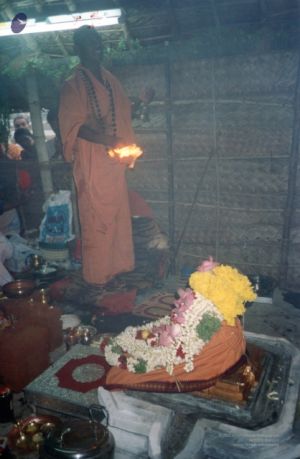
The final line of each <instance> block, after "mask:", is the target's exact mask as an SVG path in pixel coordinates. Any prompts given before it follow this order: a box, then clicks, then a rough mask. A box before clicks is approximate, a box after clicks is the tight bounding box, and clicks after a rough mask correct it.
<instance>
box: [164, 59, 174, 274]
mask: <svg viewBox="0 0 300 459" xmlns="http://www.w3.org/2000/svg"><path fill="white" fill-rule="evenodd" d="M165 80H166V106H165V107H166V111H165V116H166V128H167V129H166V138H167V167H168V216H169V244H170V252H171V257H170V258H171V260H170V266H169V272H170V273H171V274H174V273H175V271H176V267H175V263H176V260H175V252H174V248H175V197H174V157H173V127H172V93H171V66H170V62H169V60H167V62H166V65H165Z"/></svg>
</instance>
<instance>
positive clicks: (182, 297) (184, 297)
mask: <svg viewBox="0 0 300 459" xmlns="http://www.w3.org/2000/svg"><path fill="white" fill-rule="evenodd" d="M177 293H178V295H179V298H178V300H176V301H174V304H175V306H176V307H183V306H185V307H186V308H185V310H187V309H188V308H189V307H190V306H191V305H192V303H193V301H194V299H195V296H194V293H193V290H191V289H190V288H187V289H186V290H183V288H179V289H178V290H177Z"/></svg>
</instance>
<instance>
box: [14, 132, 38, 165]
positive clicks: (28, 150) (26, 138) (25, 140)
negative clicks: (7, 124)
mask: <svg viewBox="0 0 300 459" xmlns="http://www.w3.org/2000/svg"><path fill="white" fill-rule="evenodd" d="M14 140H15V142H16V143H17V144H19V145H20V146H21V147H22V148H23V151H22V153H21V159H25V160H27V159H29V160H35V159H37V152H36V148H35V143H34V138H33V135H32V134H31V132H30V131H29V129H25V128H18V129H17V130H16V131H15V133H14Z"/></svg>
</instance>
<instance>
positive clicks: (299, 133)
mask: <svg viewBox="0 0 300 459" xmlns="http://www.w3.org/2000/svg"><path fill="white" fill-rule="evenodd" d="M299 143H300V54H298V69H297V77H296V89H295V97H294V123H293V136H292V145H291V154H290V161H289V171H288V191H287V200H286V206H285V209H284V221H283V231H282V242H281V251H280V265H279V266H280V267H279V284H280V287H285V286H286V282H287V271H288V262H289V249H290V234H291V225H292V219H293V211H294V201H295V195H296V185H297V171H298V163H299Z"/></svg>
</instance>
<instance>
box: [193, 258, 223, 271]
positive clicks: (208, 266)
mask: <svg viewBox="0 0 300 459" xmlns="http://www.w3.org/2000/svg"><path fill="white" fill-rule="evenodd" d="M219 264H220V263H217V262H216V261H214V260H213V257H209V259H208V260H204V261H203V262H202V263H201V265H200V266H198V268H197V271H200V272H201V273H204V272H207V271H212V270H213V269H214V268H215V267H216V266H219Z"/></svg>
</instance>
